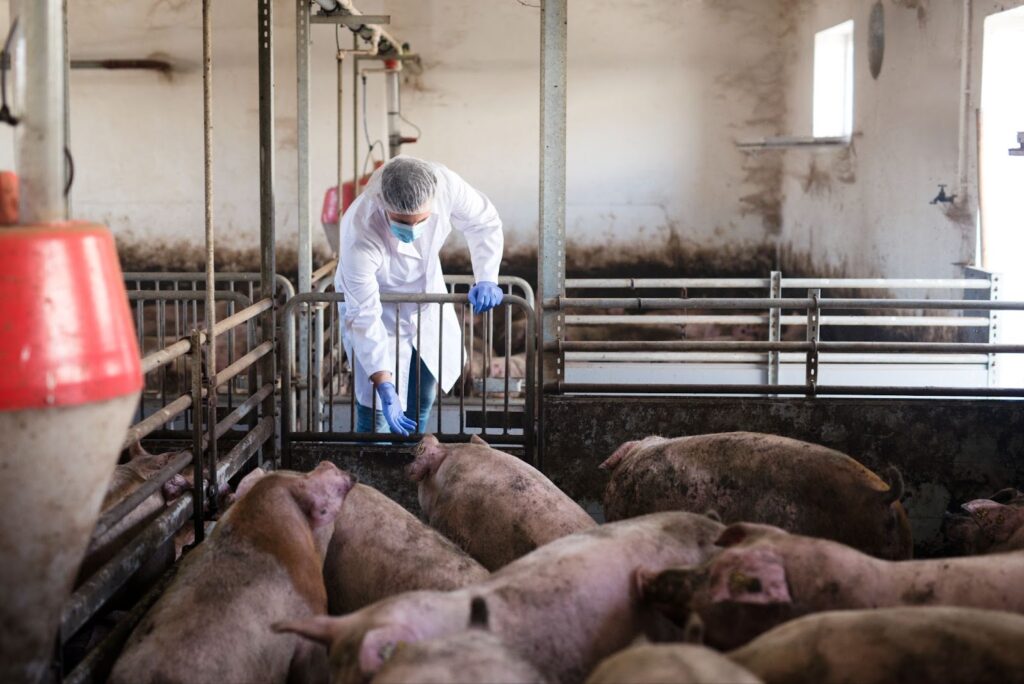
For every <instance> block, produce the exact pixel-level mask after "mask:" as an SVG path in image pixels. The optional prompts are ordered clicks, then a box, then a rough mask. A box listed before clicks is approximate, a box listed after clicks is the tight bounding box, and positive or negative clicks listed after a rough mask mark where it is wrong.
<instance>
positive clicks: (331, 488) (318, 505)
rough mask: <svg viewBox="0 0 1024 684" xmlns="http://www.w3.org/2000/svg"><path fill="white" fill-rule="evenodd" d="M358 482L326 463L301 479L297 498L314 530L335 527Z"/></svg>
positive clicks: (296, 494) (331, 464)
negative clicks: (326, 526) (343, 505)
mask: <svg viewBox="0 0 1024 684" xmlns="http://www.w3.org/2000/svg"><path fill="white" fill-rule="evenodd" d="M355 484H356V478H355V477H354V476H352V475H350V474H349V473H347V472H345V471H343V470H340V469H339V468H338V466H336V465H334V464H333V463H330V462H329V461H323V462H322V463H320V464H319V465H318V466H317V467H316V468H314V469H313V470H312V471H311V472H309V473H308V474H306V475H305V476H304V477H303V478H302V483H301V485H300V486H299V487H298V489H297V491H296V492H295V498H296V500H297V501H298V503H299V506H300V507H301V508H302V510H303V512H304V513H305V514H306V516H307V517H308V518H309V519H310V523H311V524H312V526H313V528H318V527H322V526H323V525H327V524H329V523H333V522H334V519H335V518H337V517H338V514H339V513H340V512H341V505H342V504H343V503H344V501H345V497H346V496H347V495H348V493H349V491H351V489H352V487H354V486H355Z"/></svg>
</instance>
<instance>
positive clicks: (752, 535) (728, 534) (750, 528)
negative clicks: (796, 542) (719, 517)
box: [715, 523, 782, 549]
mask: <svg viewBox="0 0 1024 684" xmlns="http://www.w3.org/2000/svg"><path fill="white" fill-rule="evenodd" d="M777 531H778V532H781V531H782V530H779V529H778V528H775V527H772V526H770V525H758V524H756V523H733V524H732V525H729V526H728V527H726V528H725V529H724V530H723V531H722V534H720V535H718V539H716V540H715V546H721V547H722V548H726V549H727V548H729V547H730V546H736V545H737V544H742V543H743V542H745V541H752V540H754V539H757V538H758V537H763V536H765V535H766V534H770V533H772V532H777Z"/></svg>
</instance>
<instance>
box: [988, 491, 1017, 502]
mask: <svg viewBox="0 0 1024 684" xmlns="http://www.w3.org/2000/svg"><path fill="white" fill-rule="evenodd" d="M1020 497H1024V494H1022V493H1021V492H1020V491H1019V490H1017V489H1014V488H1013V487H1007V488H1006V489H1000V490H999V491H998V492H996V493H995V494H993V495H992V496H990V497H988V498H990V499H992V501H995V502H996V503H1001V504H1006V503H1010V502H1011V501H1013V500H1014V499H1019V498H1020Z"/></svg>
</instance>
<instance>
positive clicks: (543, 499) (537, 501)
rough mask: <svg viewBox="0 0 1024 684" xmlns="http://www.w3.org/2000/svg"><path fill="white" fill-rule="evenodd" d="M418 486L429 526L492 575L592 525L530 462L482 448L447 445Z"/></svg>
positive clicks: (589, 518)
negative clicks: (432, 470)
mask: <svg viewBox="0 0 1024 684" xmlns="http://www.w3.org/2000/svg"><path fill="white" fill-rule="evenodd" d="M446 448H448V449H449V450H450V451H449V453H448V454H447V456H446V457H445V459H444V461H443V462H442V463H441V465H440V467H439V468H438V470H437V472H436V474H433V475H431V476H430V477H428V478H427V479H426V480H424V481H421V482H420V504H421V506H422V508H423V512H424V514H425V515H426V517H427V520H428V521H429V522H430V525H431V526H432V527H434V528H435V529H437V530H438V531H439V532H441V533H442V534H443V535H445V536H446V537H448V538H449V539H451V540H452V541H454V542H455V543H456V544H458V545H459V546H461V547H462V548H463V549H464V550H465V551H466V552H467V553H469V555H471V556H472V557H473V558H475V559H476V560H478V561H479V562H480V564H481V565H483V566H484V567H485V568H487V569H488V570H491V571H494V570H496V569H498V568H501V567H503V566H505V565H507V564H508V563H510V562H512V561H513V560H515V559H517V558H520V557H522V556H524V555H526V554H527V553H529V552H531V551H533V550H534V549H536V548H538V547H540V546H543V545H544V544H547V543H548V542H550V541H552V540H555V539H558V538H560V537H564V536H566V535H569V534H573V533H575V532H579V531H582V530H586V529H590V528H592V527H594V526H595V525H596V523H595V522H594V519H593V518H591V517H590V516H589V515H588V514H587V512H586V511H584V510H583V509H582V508H581V507H580V506H579V504H577V503H576V502H575V501H573V500H572V499H570V498H569V497H568V496H567V495H566V494H565V493H564V492H562V491H561V490H560V489H558V487H556V486H555V484H554V483H553V482H551V480H549V479H548V478H547V477H545V476H544V475H543V474H542V473H541V472H540V471H538V470H537V469H535V468H533V467H532V466H530V465H529V464H528V463H525V462H524V461H522V460H520V459H519V458H516V457H515V456H512V455H511V454H506V453H504V452H501V451H497V450H495V449H491V448H490V447H487V446H483V445H475V444H469V445H457V446H450V447H446Z"/></svg>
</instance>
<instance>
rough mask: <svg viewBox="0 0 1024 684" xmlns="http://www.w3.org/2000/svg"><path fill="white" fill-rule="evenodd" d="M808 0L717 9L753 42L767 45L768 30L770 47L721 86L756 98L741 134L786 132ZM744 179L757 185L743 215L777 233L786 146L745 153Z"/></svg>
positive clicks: (732, 0) (728, 2) (726, 3)
mask: <svg viewBox="0 0 1024 684" xmlns="http://www.w3.org/2000/svg"><path fill="white" fill-rule="evenodd" d="M810 4H811V3H810V1H809V0H774V2H771V3H767V2H765V3H760V2H759V3H756V4H755V3H750V2H742V1H738V0H723V1H722V2H719V3H715V4H714V5H713V7H714V8H715V9H716V10H717V11H719V12H720V13H721V15H722V17H723V21H730V22H735V23H738V24H740V25H742V26H745V27H747V30H748V33H749V39H750V41H751V42H752V43H754V44H757V43H762V42H764V41H765V35H766V34H768V35H769V36H770V38H769V41H768V43H769V45H770V46H771V47H770V48H769V49H768V50H767V51H764V52H762V53H761V54H760V55H758V57H757V59H756V60H755V61H752V62H750V63H749V64H747V65H745V66H743V67H742V68H736V67H735V65H729V70H728V71H726V72H723V73H722V74H720V75H719V76H718V77H717V78H716V80H715V83H716V86H717V87H718V88H719V89H720V90H722V91H723V93H725V94H741V95H746V96H751V97H753V100H754V102H753V106H752V107H751V110H750V112H749V114H748V116H747V118H746V119H745V120H744V121H743V123H742V126H743V128H742V131H741V136H742V137H754V136H765V137H774V136H780V135H784V134H785V133H786V130H785V128H786V125H787V116H788V114H789V111H788V105H787V101H786V94H787V92H788V91H789V81H790V78H791V74H792V71H793V69H792V66H793V64H794V63H795V61H796V58H797V50H796V48H795V45H794V40H793V37H794V36H796V35H797V33H798V26H799V22H800V20H801V18H802V16H803V13H804V12H805V11H806V10H807V8H808V6H809V5H810ZM741 169H742V174H743V183H744V185H745V186H749V187H751V188H752V190H751V191H750V192H746V193H745V194H743V195H742V196H741V197H740V199H739V212H740V215H741V216H759V217H760V218H761V220H762V223H763V226H764V229H765V233H766V234H767V235H769V236H777V235H781V233H782V226H783V216H782V212H783V202H784V192H783V182H784V178H785V155H784V153H783V152H782V151H781V150H762V151H756V152H747V153H744V154H743V156H742V161H741Z"/></svg>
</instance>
